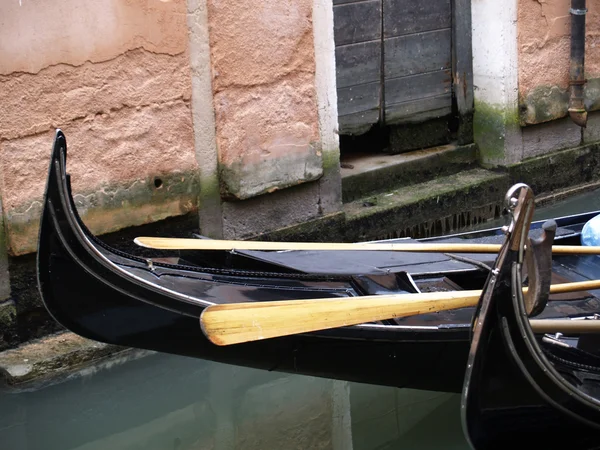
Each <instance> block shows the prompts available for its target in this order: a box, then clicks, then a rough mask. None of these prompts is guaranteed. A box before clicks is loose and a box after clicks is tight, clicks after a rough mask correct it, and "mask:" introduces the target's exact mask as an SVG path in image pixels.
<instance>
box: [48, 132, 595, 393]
mask: <svg viewBox="0 0 600 450" xmlns="http://www.w3.org/2000/svg"><path fill="white" fill-rule="evenodd" d="M66 148H67V146H66V140H65V137H64V135H63V133H62V132H61V131H57V134H56V139H55V142H54V148H53V152H52V156H51V161H50V168H49V174H48V183H47V188H46V196H45V204H44V211H43V216H42V222H41V230H40V238H39V248H38V262H37V264H38V282H39V288H40V292H41V295H42V298H43V301H44V303H45V305H46V307H47V309H48V311H49V312H50V313H51V314H52V316H53V317H54V318H55V319H56V320H57V321H58V322H60V323H61V324H62V325H63V326H65V327H66V328H68V329H70V330H71V331H73V332H75V333H77V334H80V335H82V336H84V337H88V338H91V339H95V340H98V341H103V342H108V343H112V344H118V345H123V346H129V347H137V348H144V349H151V350H156V351H160V352H167V353H173V354H179V355H184V356H191V357H197V358H203V359H208V360H214V361H219V362H223V363H230V364H236V365H241V366H248V367H254V368H260V369H265V370H277V371H284V372H292V373H299V374H306V375H313V376H320V377H327V378H334V379H343V380H349V381H357V382H363V383H371V384H380V385H388V386H399V387H411V388H418V389H430V390H440V391H448V392H460V390H461V387H462V385H463V379H464V373H465V367H466V363H467V356H468V354H469V345H470V337H471V333H470V328H471V320H472V317H473V313H474V308H462V309H459V310H453V311H445V312H439V313H430V314H421V315H418V316H413V317H406V318H402V319H391V320H385V321H381V322H378V323H366V324H362V325H356V326H348V327H342V328H336V329H331V330H324V331H318V332H312V333H306V334H302V335H293V336H289V337H282V338H275V339H268V340H263V341H257V342H251V343H245V344H239V345H232V346H227V347H219V346H216V345H214V344H212V343H211V342H210V341H208V340H207V338H206V337H205V336H204V334H203V333H202V331H201V329H200V326H199V321H198V318H199V317H200V315H201V313H202V312H203V310H204V309H205V308H206V307H207V306H210V305H212V304H218V303H236V302H248V301H264V300H286V299H298V298H304V299H312V298H323V297H331V298H335V297H339V298H345V297H354V296H363V295H368V294H390V293H416V292H429V291H438V290H462V289H478V288H481V287H482V286H483V284H484V282H485V280H486V278H487V276H488V272H489V266H490V265H493V264H494V261H495V259H496V255H495V254H468V255H461V256H457V255H447V254H437V253H436V254H423V253H398V252H384V251H379V252H371V251H368V252H365V251H362V252H360V251H344V252H327V253H324V252H255V251H253V252H237V253H236V254H235V255H234V256H235V257H234V258H233V259H231V260H229V259H228V258H221V257H220V256H222V255H231V253H226V252H212V253H202V252H198V253H195V254H192V253H186V254H184V253H181V254H177V255H178V256H177V257H171V258H167V259H165V258H160V259H152V258H147V257H145V256H144V257H141V256H135V255H133V254H129V253H125V252H123V251H120V250H117V249H114V248H111V247H109V246H107V245H106V244H104V243H103V242H101V241H100V240H99V239H97V238H96V237H94V236H93V235H92V234H91V233H90V232H89V230H88V229H87V228H86V227H85V225H84V224H83V222H82V221H81V219H80V217H79V216H78V214H77V209H76V207H75V204H74V202H73V199H72V195H71V189H70V182H69V176H68V175H67V173H66V158H67V154H66ZM595 214H596V213H590V214H584V215H579V216H572V217H566V218H562V219H557V222H558V230H557V233H556V241H560V243H561V244H578V243H579V239H580V231H581V228H582V226H583V224H584V223H585V222H586V221H588V220H589V219H590V218H591V217H593V216H594V215H595ZM540 227H541V223H534V224H533V225H532V231H531V233H532V235H533V234H536V233H538V234H539V233H541V229H540ZM437 240H438V241H450V242H453V241H462V242H467V241H468V242H485V243H502V242H503V240H504V234H503V233H502V231H501V230H500V229H495V230H488V231H484V232H477V233H470V234H459V235H453V236H448V237H445V238H438V239H437ZM400 242H405V241H404V240H402V241H400ZM157 255H158V253H157ZM160 256H164V255H163V254H160ZM581 261H583V259H577V258H575V259H573V258H572V257H569V256H564V257H557V258H555V262H554V266H553V278H554V281H555V282H563V281H575V280H582V279H585V278H586V277H587V278H590V279H595V278H597V274H598V273H600V265H598V264H597V263H596V262H595V261H592V262H589V264H588V265H587V266H586V267H587V269H588V271H591V272H590V273H587V272H582V271H581V270H579V269H577V268H576V267H574V266H577V265H578V264H579V263H580V262H581ZM240 267H244V269H241V268H240ZM247 267H256V268H257V269H256V270H247ZM311 268H314V270H311ZM598 307H599V301H598V299H597V298H596V295H595V291H591V292H583V293H577V294H570V295H568V296H564V295H563V296H560V295H559V296H551V297H550V301H549V302H548V306H547V307H546V308H545V309H544V311H543V312H542V313H541V314H540V315H539V316H538V318H540V319H547V318H574V317H581V316H589V315H592V314H594V313H595V312H596V311H598V309H599V308H598Z"/></svg>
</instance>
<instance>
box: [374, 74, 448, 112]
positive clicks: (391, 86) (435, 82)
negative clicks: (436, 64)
mask: <svg viewBox="0 0 600 450" xmlns="http://www.w3.org/2000/svg"><path fill="white" fill-rule="evenodd" d="M451 92H452V76H451V74H450V71H449V70H443V71H437V72H430V73H425V74H420V75H412V76H410V77H401V78H390V79H386V80H385V93H386V94H385V104H386V105H391V104H394V103H402V102H408V101H413V100H420V99H424V98H427V97H434V96H438V95H443V94H449V93H451Z"/></svg>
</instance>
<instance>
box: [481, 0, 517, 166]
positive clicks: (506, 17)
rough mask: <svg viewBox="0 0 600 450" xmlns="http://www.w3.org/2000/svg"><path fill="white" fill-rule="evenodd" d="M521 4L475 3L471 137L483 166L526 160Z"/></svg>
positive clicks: (487, 0) (490, 0) (489, 0)
mask: <svg viewBox="0 0 600 450" xmlns="http://www.w3.org/2000/svg"><path fill="white" fill-rule="evenodd" d="M517 2H518V0H506V1H502V2H498V1H495V0H481V1H477V2H472V3H471V17H472V24H473V25H472V26H473V84H474V95H475V113H474V118H473V132H474V138H475V142H476V143H477V144H478V145H479V150H480V159H481V163H482V164H483V165H486V166H495V165H506V164H510V163H514V162H518V161H520V160H521V157H522V148H523V145H522V142H521V130H520V125H519V109H518V107H519V103H518V100H519V98H518V97H519V91H518V66H517V59H518V58H517V55H518V54H517Z"/></svg>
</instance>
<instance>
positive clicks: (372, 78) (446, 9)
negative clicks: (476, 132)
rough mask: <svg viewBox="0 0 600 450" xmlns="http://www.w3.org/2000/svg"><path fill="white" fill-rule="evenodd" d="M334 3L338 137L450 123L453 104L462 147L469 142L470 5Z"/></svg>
mask: <svg viewBox="0 0 600 450" xmlns="http://www.w3.org/2000/svg"><path fill="white" fill-rule="evenodd" d="M333 5H334V7H333V11H334V22H335V42H336V75H337V88H338V117H339V131H340V133H341V134H345V133H346V132H348V133H351V134H354V133H355V132H356V131H357V130H358V131H359V132H365V131H367V130H368V129H369V127H370V126H371V125H373V124H375V123H377V122H379V121H381V122H382V123H384V124H389V125H393V124H403V123H406V124H414V123H419V122H423V121H427V120H431V119H439V118H441V117H449V116H450V115H451V114H452V111H453V101H455V103H456V107H457V109H458V112H459V114H460V116H461V120H460V121H459V130H458V138H459V142H461V143H463V144H464V143H468V142H472V119H471V118H472V112H473V92H472V85H473V73H472V63H471V58H472V51H471V14H470V9H471V7H470V1H468V0H428V1H422V0H366V1H365V0H362V1H356V0H334V1H333ZM382 14H383V16H382ZM382 24H383V27H382ZM382 28H383V29H382ZM382 58H383V61H382ZM382 71H383V72H382ZM453 95H455V96H456V100H454V99H453ZM454 111H456V109H454ZM350 130H353V131H350Z"/></svg>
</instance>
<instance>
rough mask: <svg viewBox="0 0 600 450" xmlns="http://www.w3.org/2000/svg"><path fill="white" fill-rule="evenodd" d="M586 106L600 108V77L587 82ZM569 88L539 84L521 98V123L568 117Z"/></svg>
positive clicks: (591, 108)
mask: <svg viewBox="0 0 600 450" xmlns="http://www.w3.org/2000/svg"><path fill="white" fill-rule="evenodd" d="M584 91H585V94H584V95H585V107H586V109H587V110H588V111H595V110H599V109H600V78H590V79H588V80H587V83H586V84H585V88H584ZM568 108H569V90H568V89H565V88H562V87H560V86H555V85H551V86H549V85H544V86H537V87H535V88H534V89H532V90H531V91H529V92H528V93H527V95H526V96H524V97H521V98H520V99H519V110H520V123H521V125H533V124H537V123H543V122H549V121H551V120H556V119H560V118H562V117H566V116H567V115H568V114H569V112H568Z"/></svg>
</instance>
